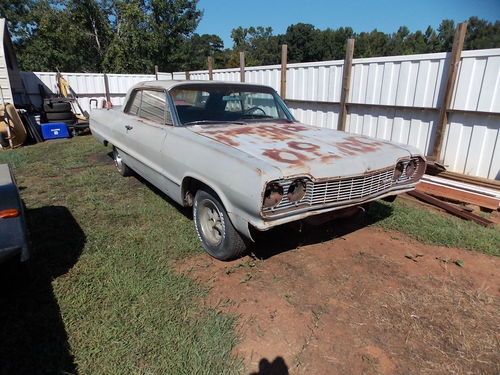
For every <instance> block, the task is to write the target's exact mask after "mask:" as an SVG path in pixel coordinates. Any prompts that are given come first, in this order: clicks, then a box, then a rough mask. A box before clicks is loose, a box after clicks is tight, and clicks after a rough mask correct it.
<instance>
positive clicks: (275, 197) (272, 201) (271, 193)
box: [263, 182, 283, 208]
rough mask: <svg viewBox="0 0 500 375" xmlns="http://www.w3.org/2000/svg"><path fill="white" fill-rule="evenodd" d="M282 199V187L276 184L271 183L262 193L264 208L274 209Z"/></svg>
mask: <svg viewBox="0 0 500 375" xmlns="http://www.w3.org/2000/svg"><path fill="white" fill-rule="evenodd" d="M281 199H283V187H282V186H281V185H280V184H278V183H277V182H271V183H270V184H268V185H267V186H266V191H265V192H264V203H263V206H264V207H267V208H268V207H274V206H276V205H277V204H278V203H279V202H281Z"/></svg>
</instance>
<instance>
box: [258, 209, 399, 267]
mask: <svg viewBox="0 0 500 375" xmlns="http://www.w3.org/2000/svg"><path fill="white" fill-rule="evenodd" d="M391 214H392V206H391V205H388V204H385V203H382V202H378V201H374V202H371V203H370V204H368V205H367V209H366V211H365V212H364V213H358V214H355V215H353V216H351V217H344V218H339V219H335V220H332V221H327V222H326V223H324V224H321V225H311V224H307V223H303V225H302V230H300V231H299V230H297V229H295V228H294V229H292V228H293V226H291V225H287V224H285V225H281V226H279V227H276V228H273V229H271V230H269V231H267V232H260V233H257V236H256V243H255V244H252V247H251V252H252V253H253V255H254V256H255V257H256V258H259V259H268V258H271V257H273V256H275V255H278V254H280V253H283V252H286V251H290V250H293V249H296V248H297V247H299V246H305V245H312V244H317V243H321V242H326V241H329V240H332V239H334V238H339V237H342V236H345V235H346V234H349V233H352V232H355V231H357V230H359V229H361V228H364V227H366V226H368V225H372V224H374V223H376V222H378V221H380V220H383V219H385V218H386V217H388V216H390V215H391Z"/></svg>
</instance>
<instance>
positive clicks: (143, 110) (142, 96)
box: [126, 90, 172, 124]
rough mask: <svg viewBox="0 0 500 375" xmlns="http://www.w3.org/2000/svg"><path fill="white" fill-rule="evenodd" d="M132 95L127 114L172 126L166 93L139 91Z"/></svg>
mask: <svg viewBox="0 0 500 375" xmlns="http://www.w3.org/2000/svg"><path fill="white" fill-rule="evenodd" d="M132 95H133V96H131V99H130V101H129V103H130V104H129V105H128V108H127V110H126V112H127V113H130V114H132V115H136V116H139V117H142V118H144V119H146V120H150V121H153V122H157V123H159V124H165V123H167V124H172V117H171V114H170V111H169V110H168V109H167V103H166V95H165V92H164V91H156V90H138V91H136V92H134V93H132Z"/></svg>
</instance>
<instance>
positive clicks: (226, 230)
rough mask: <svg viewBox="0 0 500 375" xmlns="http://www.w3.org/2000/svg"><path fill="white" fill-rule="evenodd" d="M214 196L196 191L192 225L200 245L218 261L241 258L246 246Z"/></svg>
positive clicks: (202, 191)
mask: <svg viewBox="0 0 500 375" xmlns="http://www.w3.org/2000/svg"><path fill="white" fill-rule="evenodd" d="M214 195H215V194H214V193H209V192H207V191H204V190H198V191H197V192H196V195H195V197H194V204H193V218H194V225H195V228H196V233H197V234H198V238H199V239H200V241H201V245H202V247H203V249H205V251H206V252H207V253H208V254H210V255H211V256H212V257H214V258H216V259H218V260H231V259H235V258H238V257H241V256H242V255H243V254H244V253H245V252H246V250H247V245H246V243H245V241H244V239H243V238H242V237H241V235H240V234H239V233H238V232H237V231H236V229H235V228H234V226H233V224H232V223H231V220H230V219H229V216H228V215H227V212H226V210H225V209H224V206H223V205H222V203H221V202H220V200H219V199H217V198H216V197H215V196H214ZM217 226H218V229H217V228H216V227H217Z"/></svg>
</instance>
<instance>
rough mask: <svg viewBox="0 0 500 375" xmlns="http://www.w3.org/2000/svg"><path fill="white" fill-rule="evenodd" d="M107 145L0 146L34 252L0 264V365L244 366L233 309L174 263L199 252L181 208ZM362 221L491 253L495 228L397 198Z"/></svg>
mask: <svg viewBox="0 0 500 375" xmlns="http://www.w3.org/2000/svg"><path fill="white" fill-rule="evenodd" d="M108 151H109V150H106V149H105V148H104V147H103V146H101V145H99V144H97V142H95V141H94V139H93V138H92V137H80V138H76V139H72V140H67V141H61V142H46V143H43V144H39V145H36V146H30V147H25V148H22V149H19V150H14V151H2V152H0V163H5V162H7V163H10V164H11V165H12V166H13V167H14V171H15V175H16V178H17V182H18V185H19V186H20V188H21V190H22V192H21V194H22V197H23V199H24V201H25V204H26V207H27V219H28V227H29V230H30V237H31V240H32V249H33V257H32V262H31V264H30V265H29V267H28V269H27V270H25V271H27V272H29V275H26V274H23V273H19V272H18V270H17V268H14V267H13V266H12V265H2V266H1V267H0V358H2V360H1V361H0V373H29V374H32V373H50V374H52V373H76V372H78V373H82V374H108V373H109V374H111V373H112V374H125V373H126V374H129V373H139V374H151V373H164V374H229V373H237V372H239V371H241V368H242V367H241V363H240V361H239V360H238V359H237V358H235V357H234V356H232V355H231V351H232V349H233V347H234V345H235V343H236V336H235V333H234V321H233V319H232V317H230V316H227V315H223V314H220V313H218V312H216V311H214V310H211V309H207V308H206V307H204V306H203V303H202V298H203V296H204V295H205V293H206V290H204V289H203V287H202V286H200V285H198V284H197V283H195V282H193V281H192V280H190V279H188V278H186V277H183V276H181V275H179V274H178V273H176V272H175V271H174V270H173V269H172V261H173V260H178V259H182V258H185V257H187V256H190V255H193V254H196V253H199V252H201V249H200V246H199V244H198V240H197V237H196V235H195V232H194V227H193V223H192V221H191V220H190V219H189V217H188V216H189V215H186V214H184V212H183V210H182V209H179V208H178V207H176V206H175V205H173V204H172V203H170V202H169V201H168V200H166V199H165V197H164V196H162V195H160V194H157V193H156V192H155V190H154V189H151V188H150V187H148V186H147V185H146V184H144V183H142V182H140V181H137V180H136V179H135V178H133V177H132V178H127V179H125V178H122V177H120V176H119V175H118V173H116V172H115V171H114V168H113V166H112V163H111V160H110V159H109V158H108V156H107V155H106V153H107V152H108ZM391 211H392V215H389V214H390V213H391ZM369 218H370V221H371V222H376V224H374V225H378V226H380V227H382V228H385V229H390V230H398V231H401V232H403V233H406V234H408V235H409V236H411V237H413V238H415V239H417V240H419V241H422V242H427V243H431V244H439V245H445V246H453V247H463V248H467V249H471V250H476V251H481V252H485V253H488V254H493V255H499V249H498V248H497V247H498V246H496V245H497V244H498V243H500V233H499V231H498V230H497V229H486V228H482V227H480V226H478V225H476V224H473V223H469V222H464V221H461V220H459V219H455V218H453V217H444V216H442V215H439V214H437V213H433V212H429V211H428V210H424V209H420V208H417V207H413V206H410V205H407V204H404V203H396V204H392V205H390V204H384V203H380V204H376V205H374V206H373V208H372V209H371V210H370V211H369ZM16 273H17V274H16ZM13 280H14V281H13ZM6 358H8V360H5V359H6Z"/></svg>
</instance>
